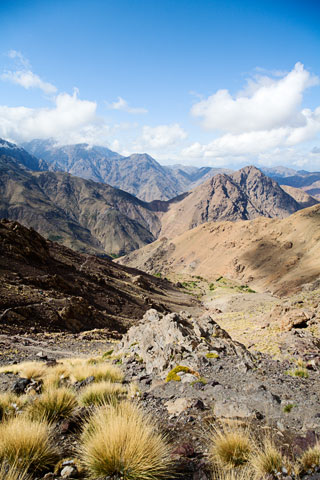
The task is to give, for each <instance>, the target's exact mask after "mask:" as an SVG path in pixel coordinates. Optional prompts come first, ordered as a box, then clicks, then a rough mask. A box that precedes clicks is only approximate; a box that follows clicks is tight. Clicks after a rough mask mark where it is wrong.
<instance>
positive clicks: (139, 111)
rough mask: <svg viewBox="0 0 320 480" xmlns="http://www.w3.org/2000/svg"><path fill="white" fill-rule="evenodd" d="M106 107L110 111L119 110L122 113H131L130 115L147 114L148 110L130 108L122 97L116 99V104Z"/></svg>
mask: <svg viewBox="0 0 320 480" xmlns="http://www.w3.org/2000/svg"><path fill="white" fill-rule="evenodd" d="M108 107H109V108H110V109H111V110H121V111H123V112H127V113H131V114H142V113H148V110H147V109H145V108H141V107H130V106H129V104H128V102H127V101H126V100H125V99H124V98H122V97H118V100H117V101H116V102H113V103H110V104H109V105H108Z"/></svg>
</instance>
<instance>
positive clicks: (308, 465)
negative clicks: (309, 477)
mask: <svg viewBox="0 0 320 480" xmlns="http://www.w3.org/2000/svg"><path fill="white" fill-rule="evenodd" d="M299 464H300V465H301V470H302V471H303V472H307V471H308V470H313V469H314V468H315V467H318V466H320V443H319V442H318V443H316V445H314V446H313V447H310V448H308V450H306V451H305V452H304V453H303V454H302V456H301V457H300V459H299Z"/></svg>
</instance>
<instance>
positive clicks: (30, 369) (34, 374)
mask: <svg viewBox="0 0 320 480" xmlns="http://www.w3.org/2000/svg"><path fill="white" fill-rule="evenodd" d="M47 368H48V367H47V366H46V365H45V363H43V362H22V363H18V364H17V365H6V366H4V367H1V368H0V373H18V374H19V375H20V377H23V378H29V379H31V378H33V379H34V380H39V379H40V378H42V377H43V376H44V375H45V373H46V371H47Z"/></svg>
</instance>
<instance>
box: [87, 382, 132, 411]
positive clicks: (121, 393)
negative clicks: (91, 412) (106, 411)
mask: <svg viewBox="0 0 320 480" xmlns="http://www.w3.org/2000/svg"><path fill="white" fill-rule="evenodd" d="M126 394H127V389H126V388H125V387H124V386H123V385H121V384H119V383H112V382H107V381H105V382H99V383H92V384H91V385H88V386H87V387H86V388H85V389H84V390H83V392H82V393H81V395H80V398H79V401H80V403H81V404H82V405H86V406H89V405H103V404H111V405H116V404H117V403H118V402H119V400H121V399H123V398H124V397H125V396H126Z"/></svg>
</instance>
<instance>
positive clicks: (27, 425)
mask: <svg viewBox="0 0 320 480" xmlns="http://www.w3.org/2000/svg"><path fill="white" fill-rule="evenodd" d="M57 455H58V452H57V449H56V447H55V446H54V444H53V440H52V431H51V430H50V427H49V425H48V424H47V422H46V421H44V420H41V421H32V420H30V419H29V418H27V417H24V416H19V417H15V418H12V419H9V420H8V421H6V422H4V423H2V424H1V425H0V461H1V462H2V463H5V462H7V463H8V464H9V465H11V466H13V465H15V464H19V466H20V469H21V470H23V469H25V470H32V471H42V470H45V469H47V468H49V467H51V466H53V465H54V464H55V462H56V460H57Z"/></svg>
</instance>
